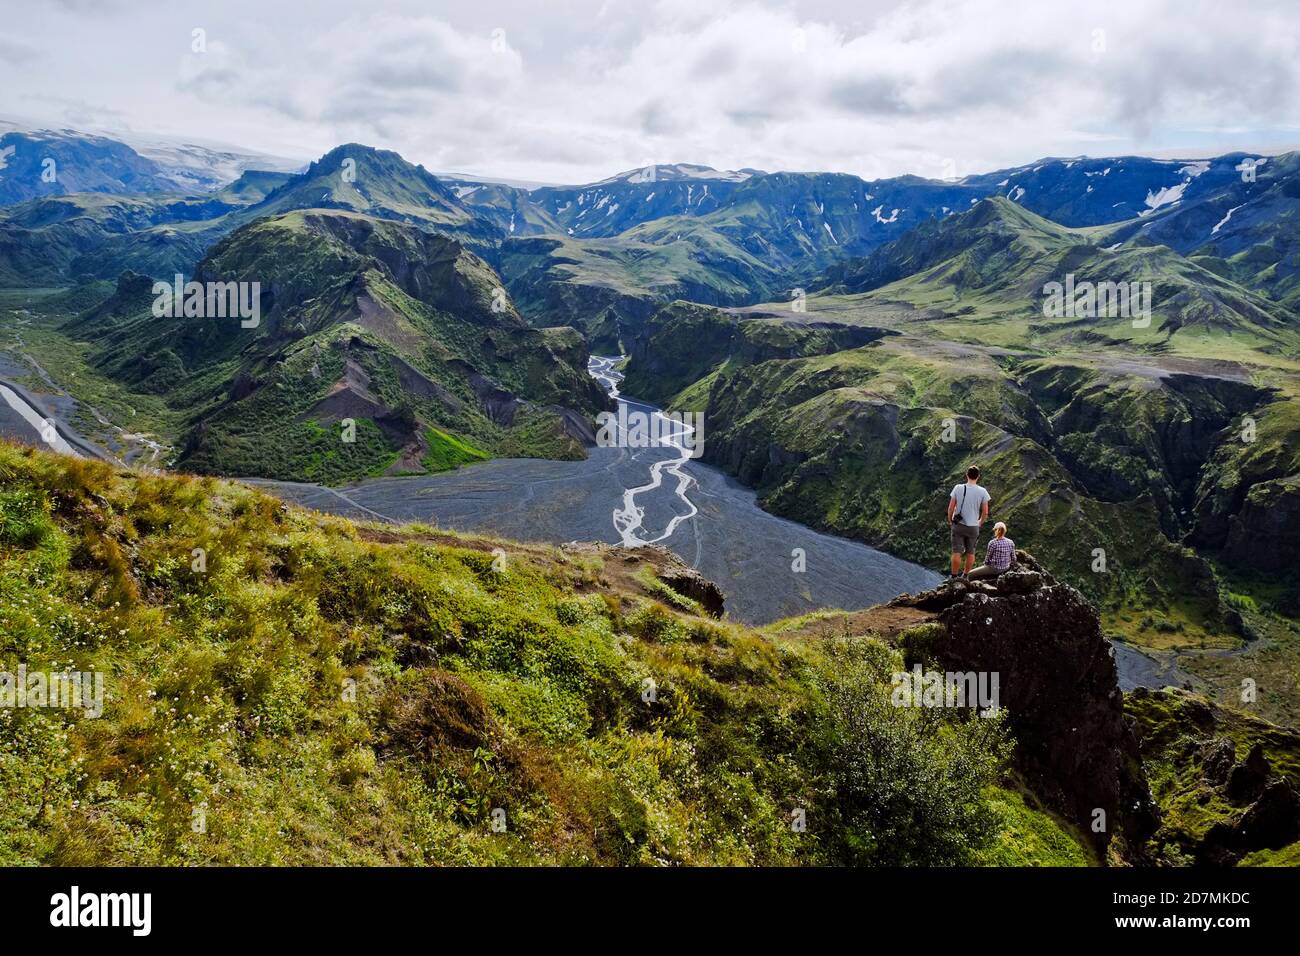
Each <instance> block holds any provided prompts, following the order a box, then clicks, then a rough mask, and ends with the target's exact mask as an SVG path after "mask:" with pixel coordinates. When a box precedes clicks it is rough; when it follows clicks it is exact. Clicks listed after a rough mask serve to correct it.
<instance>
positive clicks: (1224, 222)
mask: <svg viewBox="0 0 1300 956" xmlns="http://www.w3.org/2000/svg"><path fill="white" fill-rule="evenodd" d="M1244 205H1246V204H1245V203H1242V204H1241V206H1244ZM1241 206H1233V207H1232V208H1231V209H1229V210H1228V214H1227V215H1226V216H1224V217H1223V218H1222V219H1220V220H1219V221H1218V222H1216V223H1215V224H1214V228H1213V229H1211V230H1210V235H1214V234H1215V233H1217V232H1218V231H1219V230H1220V229H1222V228H1223V227H1224V226H1226V225H1227V224H1228V220H1229V219H1231V218H1232V214H1233V213H1234V212H1236V211H1237V210H1238V209H1240V208H1241Z"/></svg>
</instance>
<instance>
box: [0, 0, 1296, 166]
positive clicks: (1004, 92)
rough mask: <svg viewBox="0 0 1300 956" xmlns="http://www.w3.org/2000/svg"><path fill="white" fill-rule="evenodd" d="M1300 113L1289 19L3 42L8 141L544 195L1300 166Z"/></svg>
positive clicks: (217, 25) (1105, 17)
mask: <svg viewBox="0 0 1300 956" xmlns="http://www.w3.org/2000/svg"><path fill="white" fill-rule="evenodd" d="M17 3H18V0H0V4H3V6H4V7H12V6H15V5H17ZM196 31H198V32H196ZM1297 107H1300V20H1298V19H1297V16H1296V8H1295V2H1294V0H1278V2H1257V0H1234V2H1231V3H1224V2H1219V0H1213V2H1200V0H1171V2H1163V0H1121V2H1113V3H1112V2H1070V0H1061V2H1058V0H936V2H927V0H918V2H877V0H806V2H805V0H788V2H781V0H719V2H710V0H633V2H619V0H547V2H545V3H541V2H536V0H519V2H512V0H472V2H470V0H463V2H457V3H449V2H438V0H411V2H406V0H367V2H357V0H312V2H310V3H309V2H306V0H296V2H282V0H223V2H219V3H218V2H213V3H187V2H183V0H165V2H164V0H159V2H153V0H129V2H128V0H116V2H115V0H46V2H44V3H41V4H23V5H22V16H21V17H18V16H5V17H3V18H0V116H9V117H19V118H23V119H28V120H36V121H38V122H40V123H43V124H48V125H50V126H59V127H62V126H69V127H73V128H83V129H84V128H99V129H128V130H133V131H136V132H137V133H152V134H165V135H168V136H178V137H182V138H190V139H202V140H207V141H216V142H225V143H231V144H235V145H240V146H244V147H247V148H250V149H255V150H260V151H263V152H270V153H274V154H277V155H283V156H289V157H293V158H303V159H307V158H312V157H315V156H318V155H319V154H321V153H323V152H325V151H326V150H327V149H329V148H330V147H332V146H334V145H337V144H339V143H342V142H349V141H358V142H364V143H369V144H371V145H376V146H383V147H387V148H391V149H396V150H398V151H399V152H401V153H402V154H403V155H404V156H406V157H407V158H408V159H411V160H412V161H416V162H421V163H423V164H424V165H425V166H426V167H428V168H430V169H432V170H438V171H461V172H472V173H477V174H480V175H485V176H498V177H503V178H512V179H522V180H531V181H538V182H585V181H590V180H593V179H599V178H603V177H604V176H607V175H610V174H612V173H614V172H617V171H619V170H623V169H627V168H631V167H636V166H640V165H646V164H649V163H668V162H679V161H685V162H701V163H707V164H709V165H712V166H717V167H720V168H739V167H744V166H752V167H757V168H761V169H769V170H774V169H799V170H837V171H846V172H853V173H858V174H859V175H863V176H866V177H868V178H875V177H879V176H888V175H896V174H900V173H907V172H912V173H917V174H920V175H924V176H935V177H938V176H950V175H954V174H955V175H965V174H967V173H972V172H983V171H987V170H990V169H995V168H998V167H1002V166H1010V165H1019V164H1022V163H1025V162H1029V161H1031V160H1034V159H1037V158H1040V157H1042V156H1048V155H1055V156H1073V155H1078V154H1088V155H1093V156H1102V155H1114V154H1120V153H1143V154H1148V155H1162V156H1200V155H1208V154H1211V153H1215V152H1227V151H1230V150H1234V149H1248V150H1251V151H1256V152H1274V151H1278V150H1282V149H1286V148H1293V147H1295V146H1297V145H1298V144H1300V110H1298V109H1297Z"/></svg>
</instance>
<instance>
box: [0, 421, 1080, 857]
mask: <svg viewBox="0 0 1300 956" xmlns="http://www.w3.org/2000/svg"><path fill="white" fill-rule="evenodd" d="M621 563H622V562H620V564H621ZM638 573H639V572H633V573H632V574H631V576H628V577H618V576H616V575H614V574H612V573H607V571H606V569H605V568H604V565H603V562H602V559H601V557H600V552H599V551H597V550H595V549H582V548H579V549H568V550H561V549H555V548H549V547H540V546H523V545H515V544H512V543H510V542H501V541H493V540H490V539H480V538H468V537H466V538H462V537H457V536H454V535H447V534H441V535H440V534H438V533H436V532H434V531H432V530H431V529H427V528H418V527H411V528H407V529H392V528H387V527H385V528H378V527H366V526H358V525H355V524H352V523H350V522H347V521H345V520H342V519H335V518H327V517H324V516H320V515H316V514H312V513H309V512H304V511H300V510H297V509H293V508H289V507H287V506H284V505H282V504H281V503H280V502H279V501H278V500H276V499H274V498H271V497H269V496H266V495H264V494H262V493H260V492H258V491H256V490H254V489H251V488H248V487H246V486H242V485H237V484H232V483H227V482H222V481H218V480H214V479H208V478H193V477H186V476H163V475H142V474H132V473H125V472H116V471H114V470H112V469H110V468H109V467H108V466H105V465H102V464H98V463H91V462H86V461H80V460H75V459H69V458H60V457H57V456H51V455H46V454H43V453H39V452H34V451H31V450H26V449H19V448H17V447H15V446H11V445H8V444H5V443H0V669H5V670H9V671H10V672H13V671H14V670H15V669H16V668H17V666H18V665H19V664H23V665H25V666H26V667H27V669H28V671H29V672H37V671H46V672H63V671H79V672H90V671H95V672H99V673H102V674H103V675H104V679H105V690H106V695H105V696H106V700H105V705H104V710H103V714H102V716H99V717H97V718H96V717H91V716H89V715H86V714H83V713H81V712H79V711H77V710H75V709H53V708H39V707H26V708H0V865H23V864H57V865H97V864H232V865H233V864H239V865H281V864H415V865H427V864H537V863H547V864H573V863H580V864H586V863H591V864H647V865H654V864H828V863H829V864H844V863H851V864H976V863H985V864H1009V863H1014V864H1059V865H1066V864H1074V863H1080V862H1086V861H1087V859H1088V857H1089V852H1088V851H1086V850H1084V849H1083V847H1082V844H1081V842H1080V841H1079V840H1078V839H1076V837H1075V836H1074V835H1073V834H1072V833H1070V832H1069V831H1067V830H1065V829H1063V828H1062V827H1061V826H1060V825H1059V824H1057V823H1056V822H1055V821H1054V820H1053V819H1052V818H1051V817H1050V816H1049V815H1048V814H1045V813H1043V812H1042V811H1041V810H1038V809H1035V808H1034V807H1033V806H1031V805H1030V804H1029V803H1027V802H1026V801H1025V800H1024V799H1023V798H1022V797H1020V796H1019V795H1018V793H1017V792H1015V791H1014V790H1013V789H1011V788H1010V784H1009V781H1010V778H1009V777H1008V776H1007V773H1008V771H1007V763H1006V759H1007V754H1008V752H1009V748H1010V746H1011V741H1010V740H1009V739H1008V737H1007V731H1006V729H1005V727H1004V726H1003V724H1002V722H1001V721H988V720H962V719H959V718H954V717H953V716H951V715H941V714H937V713H936V712H934V711H929V710H925V709H920V708H896V707H892V706H890V705H889V703H888V675H889V674H890V673H891V672H892V671H893V670H896V669H898V668H899V667H900V664H901V659H900V658H899V656H898V652H897V651H896V650H894V649H893V648H891V647H889V646H887V645H886V644H884V643H882V642H880V641H877V640H874V639H871V638H869V637H862V636H859V637H856V638H854V639H850V640H837V641H823V642H795V641H786V642H778V641H776V640H773V639H769V638H767V637H764V636H762V635H760V634H758V633H756V632H753V631H749V630H746V629H743V628H740V627H738V626H735V625H732V624H729V623H726V622H717V621H713V620H711V619H708V618H704V617H700V616H698V615H696V614H694V613H692V612H691V610H690V605H689V604H688V603H685V602H681V601H674V602H672V603H674V604H676V605H677V607H670V606H669V605H668V604H666V603H665V602H664V601H663V600H661V599H660V597H662V596H663V595H659V596H657V595H656V594H655V593H654V589H653V588H651V587H649V586H642V585H640V584H638V580H637V574H638ZM683 608H685V610H683Z"/></svg>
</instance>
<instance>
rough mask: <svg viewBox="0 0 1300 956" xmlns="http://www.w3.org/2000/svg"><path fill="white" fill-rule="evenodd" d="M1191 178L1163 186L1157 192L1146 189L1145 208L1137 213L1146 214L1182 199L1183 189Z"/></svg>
mask: <svg viewBox="0 0 1300 956" xmlns="http://www.w3.org/2000/svg"><path fill="white" fill-rule="evenodd" d="M1190 182H1191V180H1190V179H1188V180H1185V181H1183V182H1181V183H1177V184H1176V185H1173V186H1165V187H1164V188H1163V189H1161V190H1160V191H1159V192H1151V191H1150V190H1148V191H1147V198H1146V205H1147V208H1146V209H1144V210H1142V211H1141V212H1140V213H1138V215H1140V216H1146V215H1149V214H1150V213H1153V212H1155V211H1156V210H1157V209H1159V208H1160V207H1161V206H1172V205H1173V204H1174V203H1176V202H1181V201H1182V199H1183V190H1185V189H1186V188H1187V185H1188V183H1190Z"/></svg>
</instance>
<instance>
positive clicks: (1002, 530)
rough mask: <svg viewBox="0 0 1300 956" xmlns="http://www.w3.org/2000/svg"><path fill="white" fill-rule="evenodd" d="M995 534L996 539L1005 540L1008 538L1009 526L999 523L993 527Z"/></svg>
mask: <svg viewBox="0 0 1300 956" xmlns="http://www.w3.org/2000/svg"><path fill="white" fill-rule="evenodd" d="M993 534H994V536H995V537H998V538H1005V537H1006V536H1007V526H1006V525H1005V524H1003V523H1002V522H1001V521H999V522H998V523H997V524H995V525H994V526H993Z"/></svg>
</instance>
